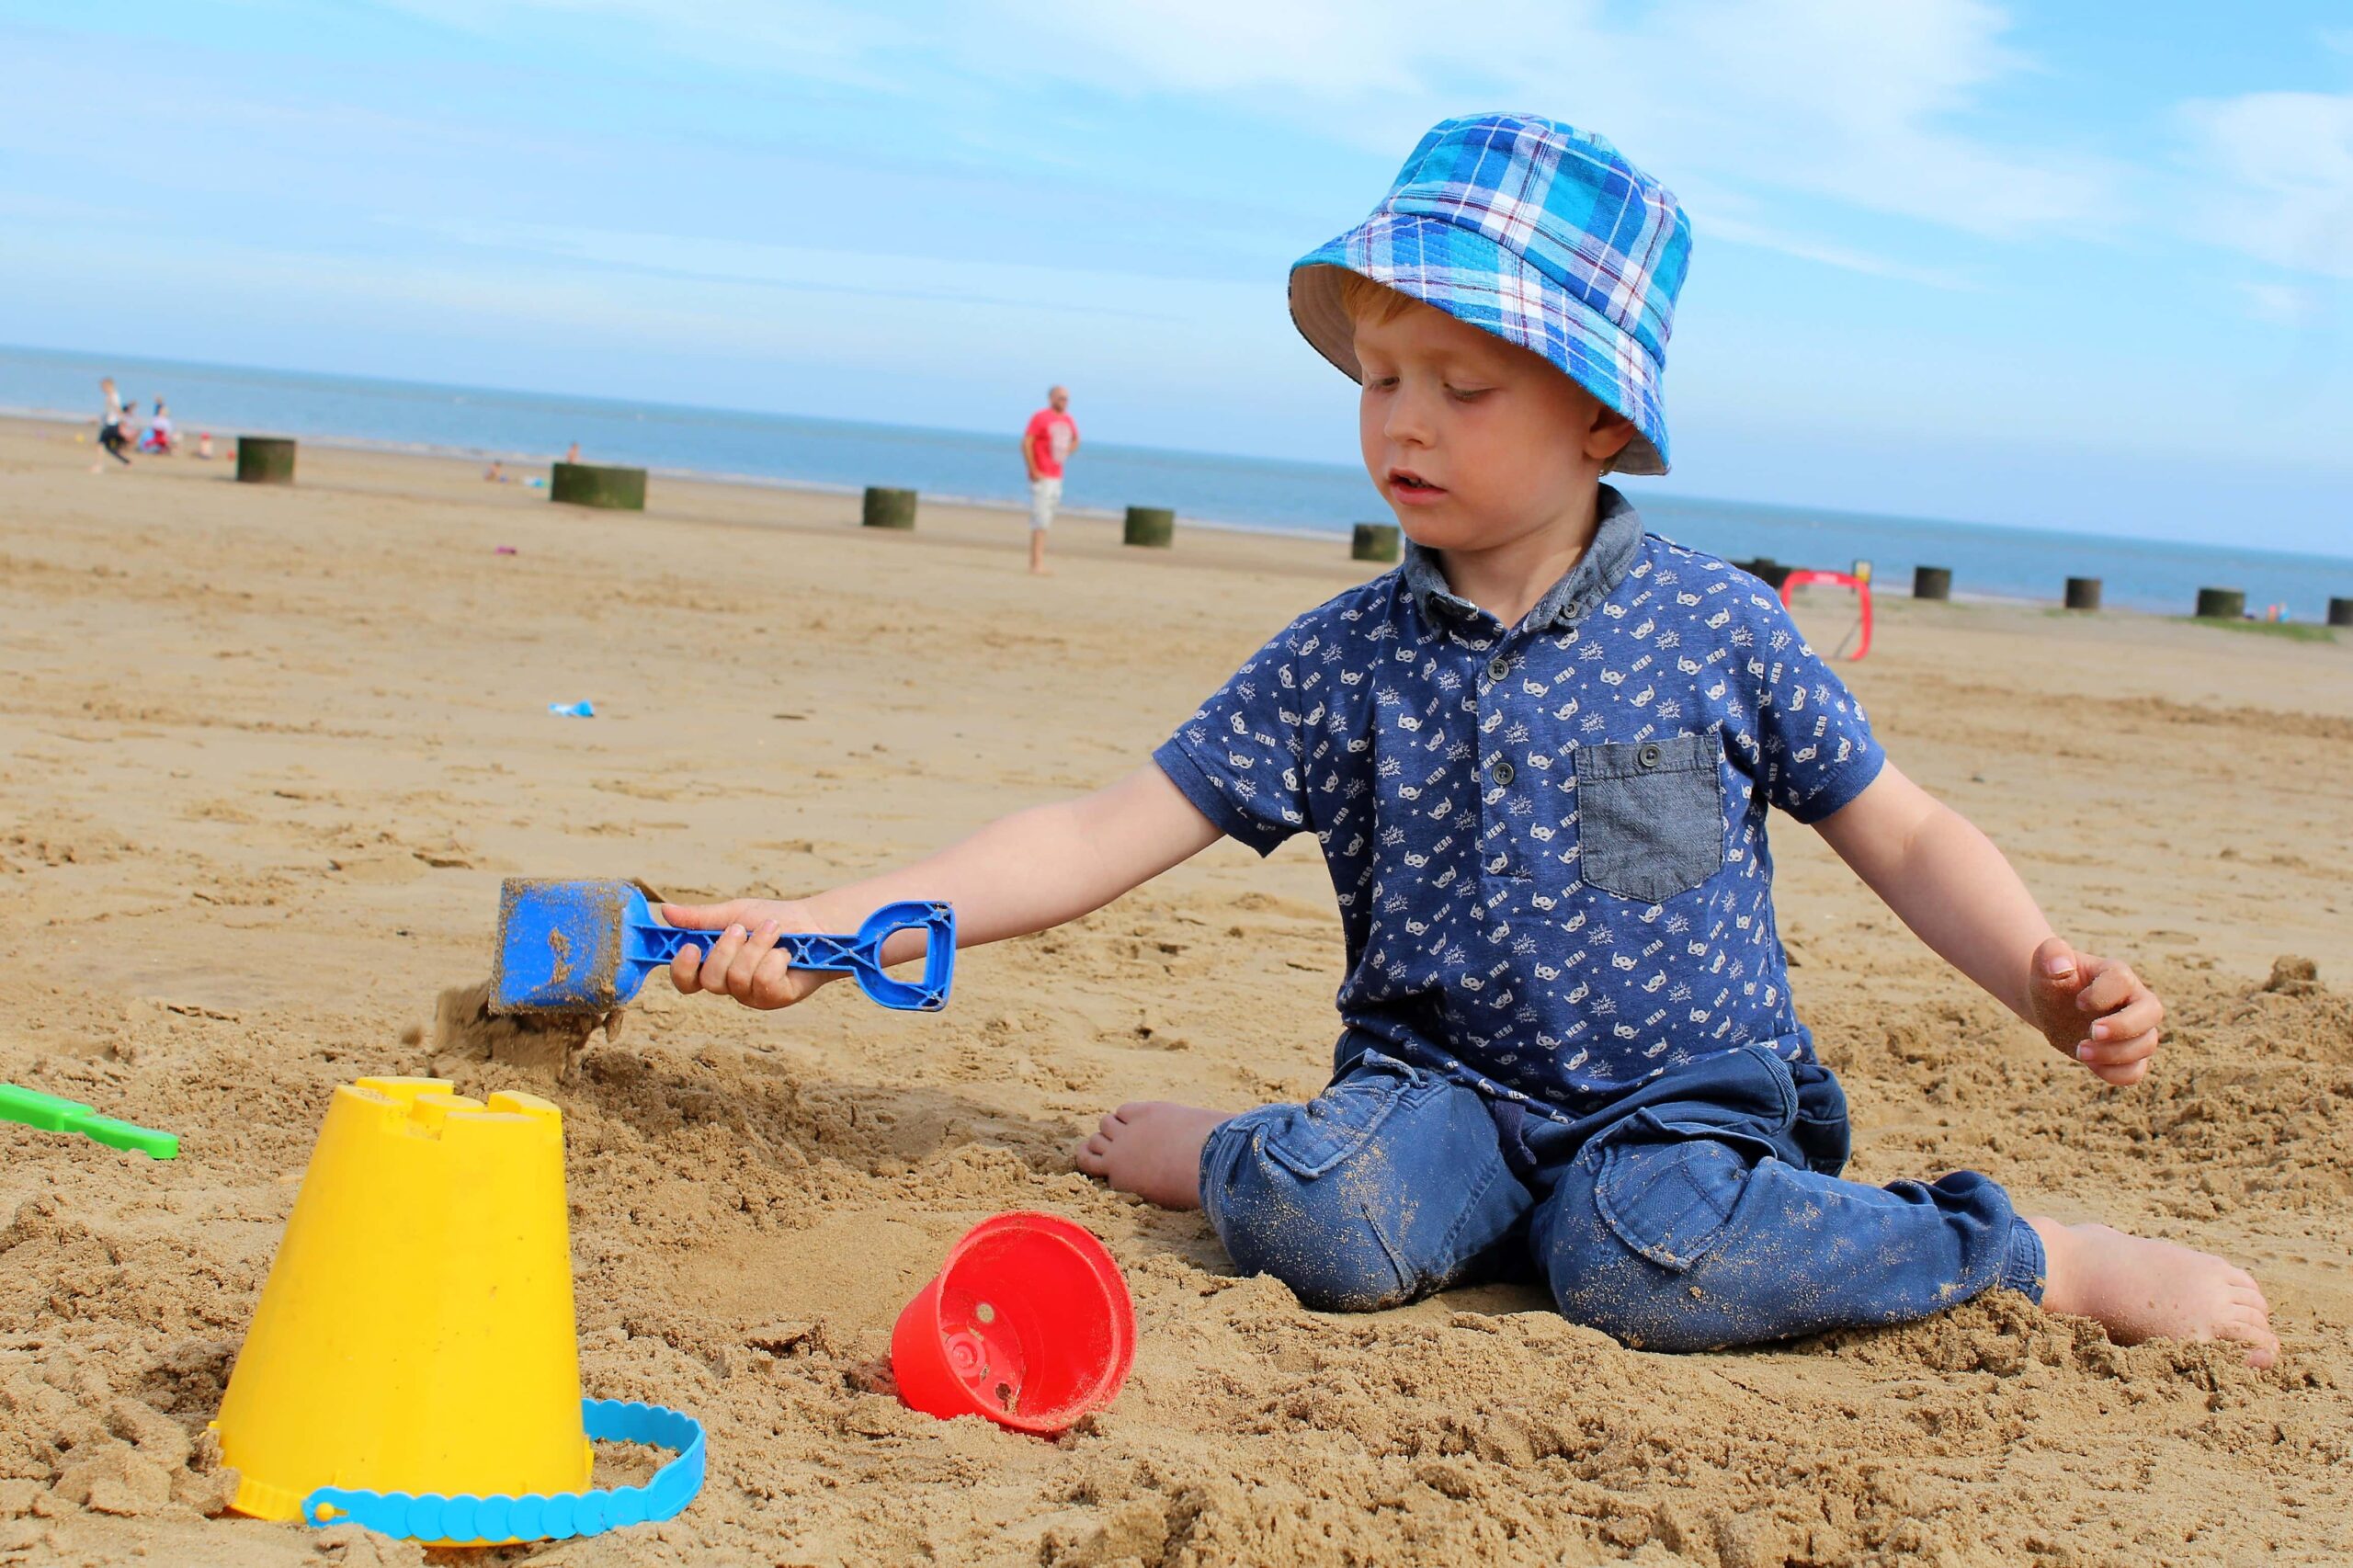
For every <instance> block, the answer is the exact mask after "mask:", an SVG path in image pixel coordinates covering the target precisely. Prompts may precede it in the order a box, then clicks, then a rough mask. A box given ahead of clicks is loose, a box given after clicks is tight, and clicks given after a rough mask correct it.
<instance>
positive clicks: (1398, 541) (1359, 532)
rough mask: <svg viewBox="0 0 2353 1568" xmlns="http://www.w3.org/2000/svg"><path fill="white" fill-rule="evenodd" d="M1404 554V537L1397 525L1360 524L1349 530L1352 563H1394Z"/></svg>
mask: <svg viewBox="0 0 2353 1568" xmlns="http://www.w3.org/2000/svg"><path fill="white" fill-rule="evenodd" d="M1404 552H1405V545H1404V535H1403V534H1402V533H1400V532H1399V531H1398V528H1397V525H1396V524H1395V523H1358V524H1357V525H1356V526H1355V527H1354V528H1351V529H1349V530H1348V559H1349V560H1351V561H1394V560H1396V559H1397V558H1398V557H1399V556H1400V555H1403V554H1404Z"/></svg>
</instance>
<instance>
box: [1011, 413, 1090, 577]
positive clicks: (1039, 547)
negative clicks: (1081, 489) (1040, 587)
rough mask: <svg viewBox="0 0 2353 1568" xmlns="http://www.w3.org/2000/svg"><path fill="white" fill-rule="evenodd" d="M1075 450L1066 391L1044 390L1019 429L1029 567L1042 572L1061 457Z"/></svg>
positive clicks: (1059, 487) (1057, 500)
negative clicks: (1026, 469)
mask: <svg viewBox="0 0 2353 1568" xmlns="http://www.w3.org/2000/svg"><path fill="white" fill-rule="evenodd" d="M1076 450H1078V425H1077V423H1076V422H1075V421H1074V420H1073V419H1072V418H1071V416H1070V392H1069V391H1068V390H1067V389H1065V388H1063V387H1049V388H1047V389H1046V406H1045V407H1043V408H1041V409H1040V410H1039V411H1038V412H1037V413H1035V414H1033V415H1030V416H1029V428H1028V429H1026V430H1024V431H1022V432H1021V460H1022V462H1023V463H1025V464H1027V465H1028V467H1029V570H1030V571H1031V572H1033V573H1036V574H1038V575H1039V576H1041V577H1042V576H1044V575H1045V574H1046V530H1047V529H1048V528H1051V527H1053V523H1054V508H1055V507H1056V506H1059V505H1061V503H1062V498H1063V460H1064V459H1065V458H1067V457H1069V456H1070V455H1071V453H1073V452H1074V451H1076Z"/></svg>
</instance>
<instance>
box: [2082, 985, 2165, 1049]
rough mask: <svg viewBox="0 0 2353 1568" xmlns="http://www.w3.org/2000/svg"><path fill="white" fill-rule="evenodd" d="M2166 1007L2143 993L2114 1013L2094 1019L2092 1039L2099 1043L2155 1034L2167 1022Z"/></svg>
mask: <svg viewBox="0 0 2353 1568" xmlns="http://www.w3.org/2000/svg"><path fill="white" fill-rule="evenodd" d="M2163 1022H2165V1004H2164V1003H2163V1002H2160V1001H2158V1000H2157V999H2156V998H2155V997H2154V996H2152V995H2150V994H2148V993H2147V992H2145V991H2143V993H2141V994H2140V995H2138V996H2135V997H2133V998H2132V1000H2131V1001H2130V1002H2127V1003H2125V1004H2124V1006H2121V1007H2119V1008H2118V1009H2116V1011H2114V1012H2113V1013H2110V1014H2109V1015H2107V1016H2106V1017H2099V1018H2094V1019H2093V1020H2092V1027H2091V1038H2092V1040H2093V1041H2094V1043H2097V1042H2099V1041H2102V1040H2130V1039H2131V1038H2132V1037H2133V1036H2134V1035H2139V1034H2149V1033H2153V1032H2154V1031H2155V1029H2156V1027H2157V1026H2158V1025H2159V1024H2161V1023H2163Z"/></svg>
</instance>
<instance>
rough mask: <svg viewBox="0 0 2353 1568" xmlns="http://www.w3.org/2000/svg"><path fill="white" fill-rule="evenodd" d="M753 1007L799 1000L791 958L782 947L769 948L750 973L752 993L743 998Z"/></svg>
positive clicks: (778, 1004) (777, 1004)
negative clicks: (756, 967) (758, 964)
mask: <svg viewBox="0 0 2353 1568" xmlns="http://www.w3.org/2000/svg"><path fill="white" fill-rule="evenodd" d="M800 1000H801V991H800V985H799V983H798V982H797V981H796V979H795V978H794V976H793V972H792V960H791V959H790V957H789V956H787V954H786V953H785V950H784V949H782V948H770V949H768V951H767V956H766V957H765V958H763V959H761V960H760V967H759V968H758V969H756V970H755V971H753V973H752V994H750V995H749V996H746V997H745V1001H747V1002H749V1003H750V1004H751V1005H752V1006H755V1007H782V1006H789V1005H790V1004H791V1003H794V1002H798V1001H800Z"/></svg>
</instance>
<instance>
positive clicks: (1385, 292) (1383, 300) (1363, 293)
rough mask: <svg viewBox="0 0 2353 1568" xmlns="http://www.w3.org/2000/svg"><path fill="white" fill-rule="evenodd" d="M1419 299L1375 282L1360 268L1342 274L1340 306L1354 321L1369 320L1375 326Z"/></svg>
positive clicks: (1393, 316) (1409, 306)
mask: <svg viewBox="0 0 2353 1568" xmlns="http://www.w3.org/2000/svg"><path fill="white" fill-rule="evenodd" d="M1420 303H1421V301H1419V300H1416V299H1415V298H1414V297H1413V296H1412V295H1411V294H1404V293H1400V292H1398V291H1397V290H1394V289H1392V288H1391V287H1389V285H1388V284H1386V283H1376V282H1374V281H1373V280H1372V279H1371V278H1367V277H1366V276H1365V275H1364V274H1363V273H1361V272H1343V273H1341V274H1340V309H1342V310H1343V311H1345V312H1347V316H1348V320H1349V321H1350V322H1351V323H1354V322H1363V321H1370V322H1371V323H1372V324H1374V325H1375V326H1379V325H1380V324H1382V323H1383V322H1392V321H1395V320H1396V319H1397V318H1398V317H1399V316H1402V315H1404V313H1405V312H1407V311H1409V310H1411V309H1412V308H1413V307H1414V306H1415V305H1418V304H1420Z"/></svg>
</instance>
